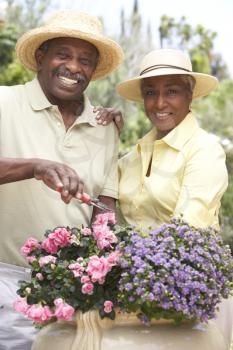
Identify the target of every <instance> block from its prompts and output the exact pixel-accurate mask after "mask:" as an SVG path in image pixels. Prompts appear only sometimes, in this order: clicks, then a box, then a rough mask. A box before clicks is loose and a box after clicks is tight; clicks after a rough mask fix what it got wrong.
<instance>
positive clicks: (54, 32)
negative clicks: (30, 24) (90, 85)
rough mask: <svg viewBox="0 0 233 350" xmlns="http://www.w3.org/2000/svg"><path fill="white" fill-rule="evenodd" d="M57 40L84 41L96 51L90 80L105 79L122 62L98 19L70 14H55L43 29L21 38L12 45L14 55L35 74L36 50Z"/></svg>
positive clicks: (70, 12) (117, 50)
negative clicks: (71, 39)
mask: <svg viewBox="0 0 233 350" xmlns="http://www.w3.org/2000/svg"><path fill="white" fill-rule="evenodd" d="M60 37H63V38H65V37H71V38H77V39H82V40H86V41H88V42H89V43H91V44H93V45H94V46H95V47H96V48H97V49H98V51H99V55H100V56H99V62H98V65H97V67H96V70H95V72H94V74H93V76H92V80H96V79H100V78H103V77H104V76H106V75H108V74H109V73H111V72H112V71H113V70H114V69H115V68H116V67H117V66H118V65H119V64H120V63H121V62H122V61H123V58H124V54H123V50H122V49H121V47H120V46H119V45H118V44H117V43H116V42H115V41H113V40H111V39H109V38H106V37H105V36H103V34H102V24H101V22H100V21H99V20H98V18H96V17H95V16H92V15H89V14H87V13H84V12H80V11H74V10H64V11H59V12H57V13H56V14H55V15H54V16H53V17H51V18H50V20H49V21H48V22H47V24H45V25H44V26H42V27H39V28H35V29H32V30H29V31H28V32H26V33H25V34H23V35H22V37H21V38H20V39H19V40H18V42H17V44H16V54H17V56H18V57H19V59H20V61H21V62H22V64H23V65H24V66H25V67H26V68H29V69H30V70H33V71H37V65H36V60H35V51H36V49H37V48H38V47H39V46H40V45H41V44H42V43H43V42H45V41H47V40H49V39H54V38H60Z"/></svg>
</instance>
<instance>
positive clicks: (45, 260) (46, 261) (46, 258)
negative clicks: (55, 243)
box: [39, 255, 57, 267]
mask: <svg viewBox="0 0 233 350" xmlns="http://www.w3.org/2000/svg"><path fill="white" fill-rule="evenodd" d="M56 260H57V258H56V257H55V256H52V255H46V256H41V257H40V259H39V265H40V267H42V266H44V265H46V264H50V263H51V264H55V262H56Z"/></svg>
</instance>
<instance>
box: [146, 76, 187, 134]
mask: <svg viewBox="0 0 233 350" xmlns="http://www.w3.org/2000/svg"><path fill="white" fill-rule="evenodd" d="M182 79H183V78H181V76H179V75H163V76H159V77H150V78H145V79H143V81H142V84H141V91H142V96H143V99H144V107H145V112H146V115H147V116H148V118H149V119H150V121H151V122H152V124H154V126H155V127H156V129H157V137H158V138H162V137H164V136H166V135H167V134H168V133H169V132H170V131H171V130H172V129H174V128H175V127H176V126H177V125H178V124H180V123H181V122H182V120H183V119H184V118H185V116H186V115H187V114H188V112H189V106H190V103H191V101H192V93H191V91H190V88H189V87H188V84H187V83H185V82H184V81H183V80H182Z"/></svg>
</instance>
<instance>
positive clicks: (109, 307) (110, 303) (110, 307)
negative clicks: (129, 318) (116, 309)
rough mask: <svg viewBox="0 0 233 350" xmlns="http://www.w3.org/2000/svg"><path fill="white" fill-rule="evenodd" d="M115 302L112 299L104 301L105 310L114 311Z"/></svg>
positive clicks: (107, 311)
mask: <svg viewBox="0 0 233 350" xmlns="http://www.w3.org/2000/svg"><path fill="white" fill-rule="evenodd" d="M112 307H113V303H112V302H111V301H110V300H106V301H105V302H104V312H106V313H107V314H108V313H109V312H111V311H112Z"/></svg>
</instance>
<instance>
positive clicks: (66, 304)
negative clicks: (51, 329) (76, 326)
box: [14, 213, 125, 325]
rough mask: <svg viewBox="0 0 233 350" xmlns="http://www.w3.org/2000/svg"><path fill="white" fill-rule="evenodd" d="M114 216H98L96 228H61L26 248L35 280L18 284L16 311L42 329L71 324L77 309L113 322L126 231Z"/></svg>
mask: <svg viewBox="0 0 233 350" xmlns="http://www.w3.org/2000/svg"><path fill="white" fill-rule="evenodd" d="M114 224H115V216H114V214H112V213H105V214H101V215H98V216H97V218H96V221H95V222H94V223H93V225H92V228H88V227H83V228H71V229H70V228H68V227H67V228H66V227H57V228H55V229H54V230H52V231H51V230H48V231H47V232H46V234H45V239H44V240H43V241H41V242H38V241H37V240H36V239H34V238H32V237H31V238H29V239H28V240H27V242H26V243H25V244H24V246H23V247H22V248H21V253H22V254H23V255H24V256H25V258H26V259H27V261H28V263H29V264H30V266H31V276H32V278H31V280H30V281H19V283H20V289H19V290H18V294H19V295H20V298H19V299H17V300H16V301H15V303H14V307H15V309H16V310H17V311H19V312H21V313H23V314H25V315H26V316H27V317H28V318H30V319H32V320H33V321H34V322H35V323H36V324H38V325H44V324H47V323H49V322H51V321H56V320H70V319H72V317H73V315H74V313H75V311H81V312H86V311H88V310H91V309H97V310H99V313H100V316H101V317H109V318H112V319H113V318H114V316H115V310H114V308H113V305H114V306H115V305H117V293H118V289H117V283H118V281H119V278H120V274H121V268H120V266H119V264H118V260H119V251H118V250H116V245H117V244H118V243H119V241H120V240H121V237H122V235H123V234H125V230H123V229H122V228H120V227H119V226H118V227H117V226H114Z"/></svg>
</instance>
